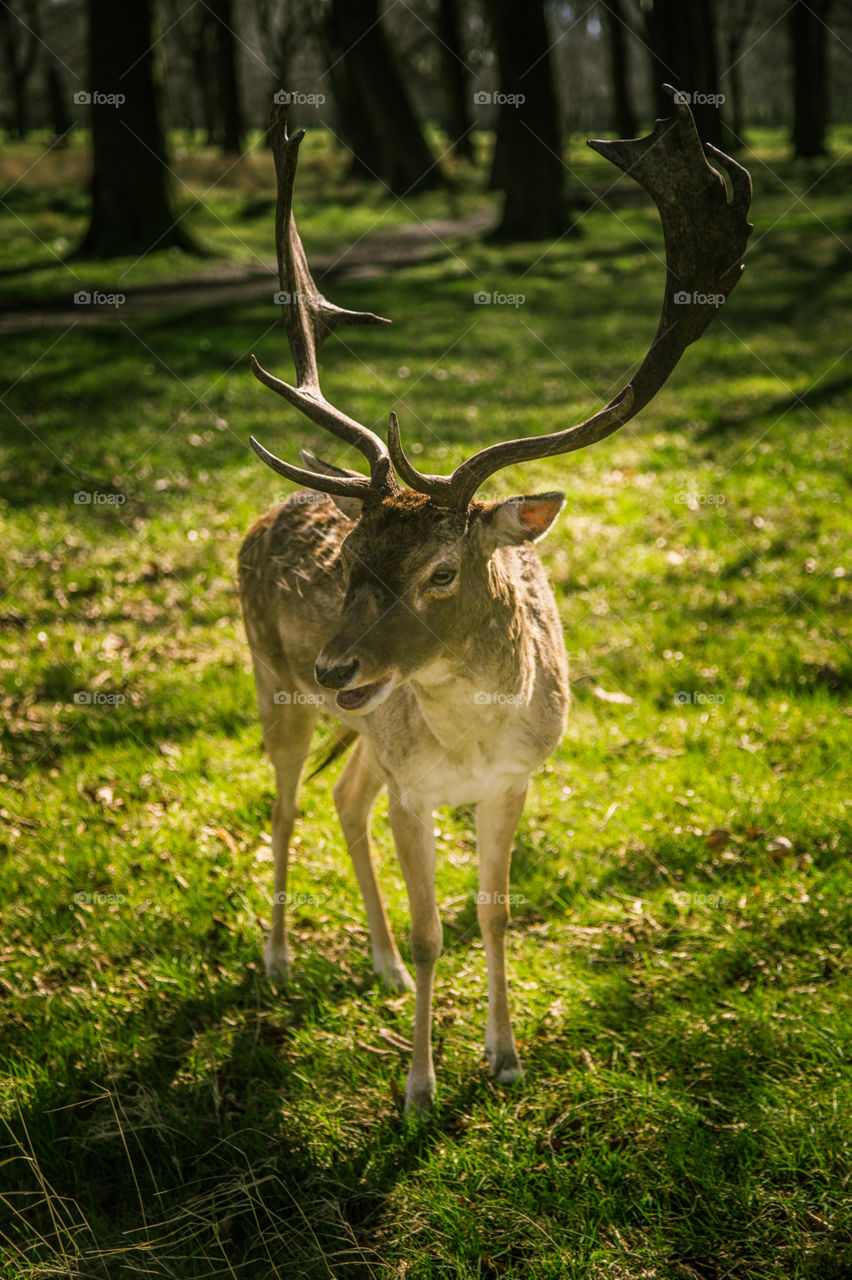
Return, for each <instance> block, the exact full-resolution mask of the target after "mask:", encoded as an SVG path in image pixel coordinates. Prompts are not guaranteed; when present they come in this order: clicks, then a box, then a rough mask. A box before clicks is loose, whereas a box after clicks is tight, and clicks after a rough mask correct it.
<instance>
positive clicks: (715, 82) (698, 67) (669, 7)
mask: <svg viewBox="0 0 852 1280" xmlns="http://www.w3.org/2000/svg"><path fill="white" fill-rule="evenodd" d="M645 31H646V35H647V38H648V46H649V49H650V53H651V75H652V77H653V89H654V94H655V97H656V101H657V109H658V111H659V114H660V115H661V116H670V115H671V110H672V104H671V98H670V96H669V95H668V94H667V93H665V92H664V90H663V87H662V86H663V85H664V84H671V85H674V87H675V88H676V89H680V90H681V92H682V93H685V94H687V95H688V99H687V100H688V101H689V102H690V105H691V108H692V114H693V116H694V117H695V124H696V128H697V129H698V135H699V137H700V138H701V140H702V141H703V142H712V143H713V145H714V146H717V147H720V146H721V145H722V117H721V112H720V109H719V107H720V104H719V101H718V99H719V72H718V64H717V58H716V24H715V21H714V14H713V8H712V0H690V3H689V4H685V3H684V0H653V3H652V4H651V5H650V6H649V7H648V8H647V9H646V10H645ZM708 99H709V101H708Z"/></svg>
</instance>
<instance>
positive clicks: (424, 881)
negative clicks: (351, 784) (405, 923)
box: [388, 792, 443, 1113]
mask: <svg viewBox="0 0 852 1280" xmlns="http://www.w3.org/2000/svg"><path fill="white" fill-rule="evenodd" d="M388 817H389V819H390V824H391V830H392V831H393V837H394V841H395V842H396V852H397V857H398V858H399V864H400V866H401V867H402V874H403V876H404V877H405V886H406V889H407V890H408V904H409V911H410V914H411V959H412V960H413V962H414V983H415V998H414V1050H413V1053H412V1057H411V1069H410V1070H409V1072H408V1079H407V1081H406V1084H405V1110H406V1112H407V1113H408V1112H412V1111H425V1110H428V1108H429V1107H431V1105H432V1101H433V1099H434V1096H435V1068H434V1066H433V1064H432V992H433V988H434V983H435V966H436V964H437V963H438V956H439V955H440V954H441V946H442V941H443V938H442V934H441V919H440V916H439V915H438V907H437V904H436V902H435V839H434V835H433V818H432V812H431V810H430V809H427V808H424V807H423V806H418V807H417V808H416V809H414V808H410V807H409V806H407V805H405V804H404V803H403V802H402V800H401V799H400V797H399V796H398V795H394V793H393V792H391V794H390V798H389V804H388Z"/></svg>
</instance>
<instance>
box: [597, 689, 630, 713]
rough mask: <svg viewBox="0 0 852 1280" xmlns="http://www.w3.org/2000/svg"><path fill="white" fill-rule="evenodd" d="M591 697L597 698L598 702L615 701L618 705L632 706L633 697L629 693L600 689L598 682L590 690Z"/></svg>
mask: <svg viewBox="0 0 852 1280" xmlns="http://www.w3.org/2000/svg"><path fill="white" fill-rule="evenodd" d="M592 697H593V698H597V699H598V701H599V702H617V703H618V704H619V705H620V706H624V707H632V706H633V699H632V698H631V696H630V694H629V693H619V692H617V691H615V692H612V693H611V692H609V690H607V689H602V688H601V687H600V685H599V684H596V685H595V687H594V689H593V690H592Z"/></svg>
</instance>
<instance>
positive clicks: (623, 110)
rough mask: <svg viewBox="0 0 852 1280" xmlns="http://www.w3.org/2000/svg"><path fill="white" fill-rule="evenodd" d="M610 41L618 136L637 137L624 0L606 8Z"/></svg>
mask: <svg viewBox="0 0 852 1280" xmlns="http://www.w3.org/2000/svg"><path fill="white" fill-rule="evenodd" d="M605 14H606V29H607V37H608V41H609V72H610V80H611V82H612V104H613V117H614V118H613V122H612V127H613V128H614V130H615V132H616V135H617V136H618V137H619V138H635V137H636V134H637V132H638V125H637V121H636V112H635V111H634V110H633V102H632V99H631V96H630V75H629V63H628V60H627V43H626V41H625V38H624V37H625V35H626V34H627V31H628V26H627V23H626V21H625V18H624V5H623V3H622V0H609V4H608V6H607V7H606V10H605Z"/></svg>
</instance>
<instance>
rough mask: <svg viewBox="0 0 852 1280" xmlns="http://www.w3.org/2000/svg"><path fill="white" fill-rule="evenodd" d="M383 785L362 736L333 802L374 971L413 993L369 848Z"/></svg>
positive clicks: (393, 986)
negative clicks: (358, 895) (374, 811)
mask: <svg viewBox="0 0 852 1280" xmlns="http://www.w3.org/2000/svg"><path fill="white" fill-rule="evenodd" d="M383 786H384V779H383V778H382V777H381V775H380V772H379V766H378V762H377V760H376V758H375V755H374V754H373V749H372V747H371V746H370V743H369V740H368V739H367V738H364V737H361V738H359V739H358V741H357V742H356V744H355V746H354V747H353V748H352V754H351V755H350V757H349V759H348V760H347V762H346V767H345V768H344V770H343V772H342V773H341V775H340V777H339V778H338V779H337V782H336V783H335V784H334V803H335V805H336V806H337V813H338V816H339V818H340V825H341V827H342V828H343V834H344V836H345V837H346V845H347V848H348V849H349V855H350V857H351V858H352V865H353V866H354V868H355V874H356V876H357V877H358V884H359V885H360V886H361V897H362V898H363V899H364V907H365V909H366V911H367V923H368V924H369V926H370V943H371V946H372V949H373V971H374V972H375V973H377V974H379V976H380V977H381V978H382V979H383V980H384V983H385V985H386V986H387V987H388V989H389V990H391V991H413V990H414V983H413V982H412V980H411V975H410V974H409V972H408V970H407V969H406V967H405V965H404V964H403V963H402V959H401V957H400V954H399V951H398V950H397V945H396V940H395V939H394V936H393V934H392V933H391V929H390V924H389V923H388V915H387V911H386V909H385V904H384V900H383V899H382V894H381V890H380V889H379V884H378V881H377V880H376V872H375V868H374V866H373V858H372V853H371V849H370V828H369V823H370V810H371V809H372V807H373V802H374V800H375V799H376V796H377V795H378V794H379V792H380V791H381V789H382V787H383Z"/></svg>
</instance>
